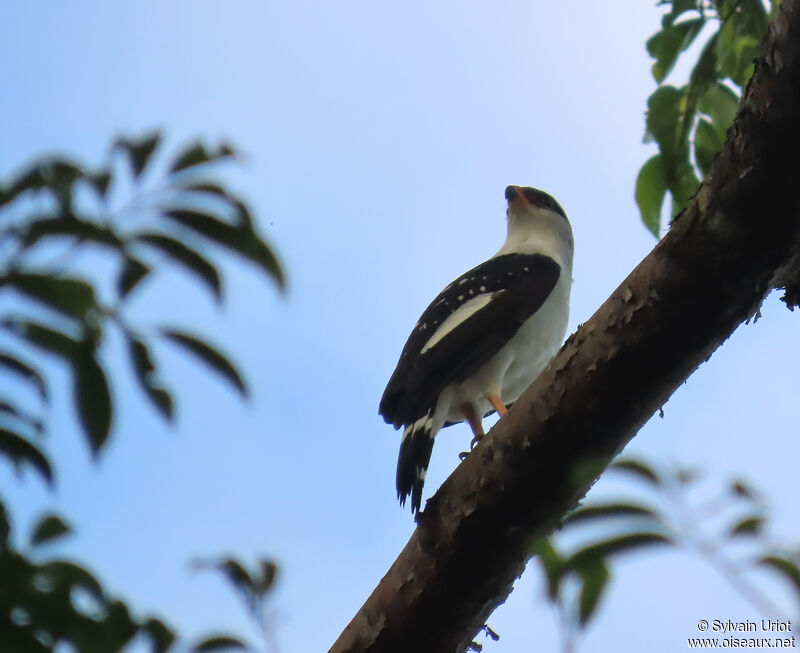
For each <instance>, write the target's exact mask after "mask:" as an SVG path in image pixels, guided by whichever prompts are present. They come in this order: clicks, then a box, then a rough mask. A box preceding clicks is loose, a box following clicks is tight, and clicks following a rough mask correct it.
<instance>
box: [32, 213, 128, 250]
mask: <svg viewBox="0 0 800 653" xmlns="http://www.w3.org/2000/svg"><path fill="white" fill-rule="evenodd" d="M50 236H55V237H63V236H67V237H72V238H75V239H76V240H77V241H79V242H80V241H84V240H86V241H90V242H94V243H97V244H98V245H104V246H106V247H110V248H112V249H114V250H117V251H119V250H121V249H122V248H123V241H122V239H121V238H119V237H118V236H117V234H116V233H115V232H114V231H113V230H112V229H111V228H110V227H107V226H104V225H99V224H95V223H94V222H91V221H89V220H81V219H79V218H76V217H74V216H62V217H55V218H54V217H45V218H43V219H39V220H31V221H29V222H28V224H27V226H26V228H25V231H24V232H23V234H22V242H23V244H24V245H25V246H26V247H31V246H33V245H35V244H36V243H38V242H39V241H40V240H41V239H42V238H47V237H50Z"/></svg>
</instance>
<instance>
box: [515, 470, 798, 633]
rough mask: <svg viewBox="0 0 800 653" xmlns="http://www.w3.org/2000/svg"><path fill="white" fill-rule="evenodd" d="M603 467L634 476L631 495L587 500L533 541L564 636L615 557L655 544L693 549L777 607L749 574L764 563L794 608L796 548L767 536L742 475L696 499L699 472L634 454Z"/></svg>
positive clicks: (593, 609) (594, 601)
mask: <svg viewBox="0 0 800 653" xmlns="http://www.w3.org/2000/svg"><path fill="white" fill-rule="evenodd" d="M609 469H610V470H612V471H615V472H617V473H622V474H625V475H627V476H628V477H630V478H632V479H634V481H635V482H636V488H637V491H636V492H635V494H634V495H633V496H634V498H633V499H630V498H627V499H624V500H619V501H605V502H593V501H590V502H587V503H585V504H583V505H581V506H579V507H578V508H576V509H575V510H574V511H573V512H572V513H570V514H568V515H567V516H566V517H565V519H564V521H563V524H562V528H561V530H560V531H559V532H558V533H556V534H555V535H554V536H553V537H550V538H541V539H539V540H537V541H536V542H534V543H533V545H532V549H531V551H532V553H533V554H534V555H535V556H536V561H537V562H538V565H539V567H540V568H541V570H542V572H543V575H544V579H545V587H546V596H547V599H548V601H549V602H551V603H552V604H553V605H555V606H556V608H557V609H558V611H559V613H560V615H561V622H562V627H563V628H564V631H565V632H564V637H565V640H569V639H572V638H574V636H575V635H576V634H577V633H580V632H582V631H583V630H584V629H585V628H586V627H587V626H588V625H589V623H590V622H591V619H592V617H593V616H595V615H596V614H597V609H598V607H599V605H600V603H601V599H602V597H603V596H604V595H605V593H606V591H607V589H608V586H609V583H610V581H611V578H612V574H611V568H612V565H613V563H614V561H616V560H618V559H619V558H621V557H623V556H629V555H631V554H633V553H636V552H640V551H644V550H650V549H652V548H653V547H654V546H655V545H658V546H661V547H671V548H678V549H680V550H687V551H691V552H694V553H695V554H697V555H699V556H700V557H701V558H703V559H704V560H706V562H708V563H709V564H710V565H711V566H712V567H714V568H715V569H717V570H718V571H719V572H720V573H722V574H723V576H724V577H725V579H726V580H727V581H728V582H729V583H730V584H731V586H733V587H735V588H736V589H737V590H738V591H741V592H742V593H743V594H744V598H745V599H747V600H749V601H750V602H751V603H752V604H753V605H754V606H755V607H756V608H758V609H762V610H764V609H766V608H769V612H770V614H777V612H776V611H775V610H774V608H773V606H772V604H771V602H770V601H769V600H768V599H765V598H764V597H763V596H762V594H761V592H760V590H759V589H758V587H757V586H756V585H751V584H750V583H749V580H748V578H749V575H750V574H752V572H753V571H756V570H762V571H763V570H768V571H771V572H773V573H775V574H777V575H778V577H779V578H782V579H783V580H784V582H785V583H786V584H787V585H788V587H789V588H790V589H791V590H793V591H794V593H795V594H796V596H797V601H798V603H797V607H796V609H797V611H798V612H800V549H798V550H796V551H792V550H789V549H787V548H785V547H782V546H778V545H776V544H775V543H774V542H772V540H771V538H770V537H769V536H768V532H767V524H768V517H767V514H766V508H765V505H764V503H763V501H762V499H761V498H760V495H759V494H758V493H757V492H756V491H754V490H753V489H751V488H750V487H749V486H748V485H747V484H746V483H744V482H743V481H741V480H735V481H733V482H731V483H730V485H729V486H728V487H727V488H725V489H724V491H723V492H721V493H720V494H719V496H717V497H714V498H712V499H711V500H707V501H704V502H703V504H702V505H699V506H696V505H693V501H692V495H693V493H696V492H697V490H696V485H697V481H698V480H699V475H698V474H696V473H694V472H691V471H688V470H681V469H678V470H666V471H661V470H658V469H657V468H656V467H654V466H652V465H650V464H648V463H646V462H644V461H641V460H636V459H623V460H620V461H617V462H615V463H614V464H613V465H612V466H611V467H610V468H609ZM598 535H599V537H598ZM576 543H577V544H576ZM568 549H569V550H570V552H569V553H567V552H565V551H566V550H568Z"/></svg>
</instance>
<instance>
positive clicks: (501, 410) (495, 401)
mask: <svg viewBox="0 0 800 653" xmlns="http://www.w3.org/2000/svg"><path fill="white" fill-rule="evenodd" d="M488 399H489V403H490V404H492V408H494V409H495V410H496V411H497V414H498V415H500V417H502V416H503V415H505V414H506V413H507V412H508V408H506V405H505V404H504V403H503V400H502V399H501V398H500V397H492V396H491V395H490V396H489V397H488Z"/></svg>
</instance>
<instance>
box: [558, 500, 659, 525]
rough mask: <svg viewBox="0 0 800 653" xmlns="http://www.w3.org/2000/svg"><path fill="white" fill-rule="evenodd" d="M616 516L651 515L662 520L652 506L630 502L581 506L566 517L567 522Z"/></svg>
mask: <svg viewBox="0 0 800 653" xmlns="http://www.w3.org/2000/svg"><path fill="white" fill-rule="evenodd" d="M616 517H649V518H652V519H657V520H659V521H660V518H659V516H658V515H657V514H656V513H655V512H654V511H653V510H651V509H650V508H647V507H645V506H640V505H635V504H630V503H602V504H595V505H588V506H581V507H580V508H578V509H577V510H575V511H574V512H572V513H570V514H569V515H567V517H566V518H565V519H564V523H565V524H574V523H576V522H585V521H592V520H595V519H609V518H616Z"/></svg>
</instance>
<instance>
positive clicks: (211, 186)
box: [181, 181, 230, 200]
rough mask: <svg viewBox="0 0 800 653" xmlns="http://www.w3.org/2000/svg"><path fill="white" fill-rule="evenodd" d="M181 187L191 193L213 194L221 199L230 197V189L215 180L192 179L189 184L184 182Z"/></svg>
mask: <svg viewBox="0 0 800 653" xmlns="http://www.w3.org/2000/svg"><path fill="white" fill-rule="evenodd" d="M181 188H182V189H183V190H185V191H188V192H191V193H201V194H207V195H213V196H215V197H218V198H221V199H225V200H227V199H229V198H230V195H229V193H228V191H227V190H226V189H225V188H224V187H223V186H221V185H219V184H218V183H216V182H213V181H192V182H191V183H188V184H185V185H184V184H182V185H181Z"/></svg>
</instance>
